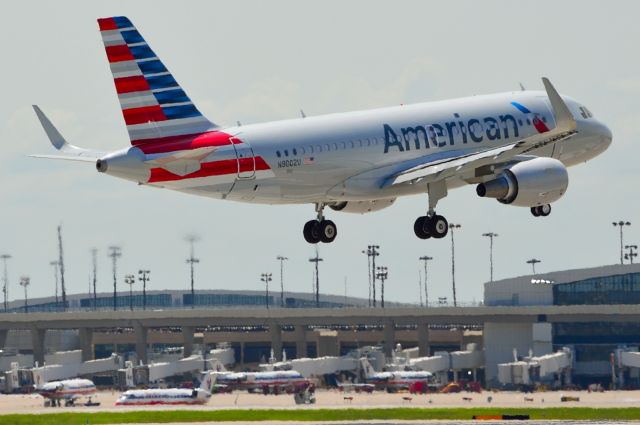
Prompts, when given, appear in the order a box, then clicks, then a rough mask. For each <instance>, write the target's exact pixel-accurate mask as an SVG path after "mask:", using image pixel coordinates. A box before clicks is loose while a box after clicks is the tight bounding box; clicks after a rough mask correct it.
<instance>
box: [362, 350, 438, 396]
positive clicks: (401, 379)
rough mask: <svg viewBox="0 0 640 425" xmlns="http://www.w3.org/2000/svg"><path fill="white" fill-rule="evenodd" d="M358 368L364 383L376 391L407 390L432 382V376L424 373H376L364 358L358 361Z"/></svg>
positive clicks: (429, 373)
mask: <svg viewBox="0 0 640 425" xmlns="http://www.w3.org/2000/svg"><path fill="white" fill-rule="evenodd" d="M360 366H361V367H362V371H363V374H364V378H365V381H366V383H368V384H371V385H374V386H375V387H376V388H378V389H385V390H387V392H397V391H399V390H409V389H411V388H412V386H414V385H416V384H417V383H420V384H422V385H427V386H428V385H429V383H431V382H432V381H433V374H432V373H431V372H425V371H388V372H376V371H375V370H374V369H373V366H371V364H370V363H369V361H368V360H367V359H366V358H364V357H363V358H362V359H360Z"/></svg>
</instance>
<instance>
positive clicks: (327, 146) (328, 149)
mask: <svg viewBox="0 0 640 425" xmlns="http://www.w3.org/2000/svg"><path fill="white" fill-rule="evenodd" d="M324 149H325V150H326V151H327V152H329V151H330V150H331V147H330V146H329V144H326V145H324Z"/></svg>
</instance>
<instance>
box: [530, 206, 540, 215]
mask: <svg viewBox="0 0 640 425" xmlns="http://www.w3.org/2000/svg"><path fill="white" fill-rule="evenodd" d="M531 214H532V215H533V216H534V217H540V211H539V210H538V207H531Z"/></svg>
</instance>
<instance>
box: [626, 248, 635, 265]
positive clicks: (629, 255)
mask: <svg viewBox="0 0 640 425" xmlns="http://www.w3.org/2000/svg"><path fill="white" fill-rule="evenodd" d="M624 249H626V250H627V251H629V252H627V253H626V254H624V259H625V260H629V262H630V263H631V264H633V257H637V256H638V252H637V251H638V245H625V246H624Z"/></svg>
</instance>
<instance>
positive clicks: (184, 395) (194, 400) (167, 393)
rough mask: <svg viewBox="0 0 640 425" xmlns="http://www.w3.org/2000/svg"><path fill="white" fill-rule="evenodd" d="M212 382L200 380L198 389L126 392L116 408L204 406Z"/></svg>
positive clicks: (208, 378)
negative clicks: (175, 405) (164, 405)
mask: <svg viewBox="0 0 640 425" xmlns="http://www.w3.org/2000/svg"><path fill="white" fill-rule="evenodd" d="M212 387H213V382H212V380H211V378H210V377H205V378H204V379H202V382H201V383H200V387H199V388H164V389H163V388H153V389H146V390H127V391H125V392H123V393H122V394H121V395H120V397H119V398H118V400H117V401H116V406H131V405H134V406H142V405H155V404H206V403H207V402H208V401H209V399H210V398H211V391H210V389H211V388H212Z"/></svg>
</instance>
